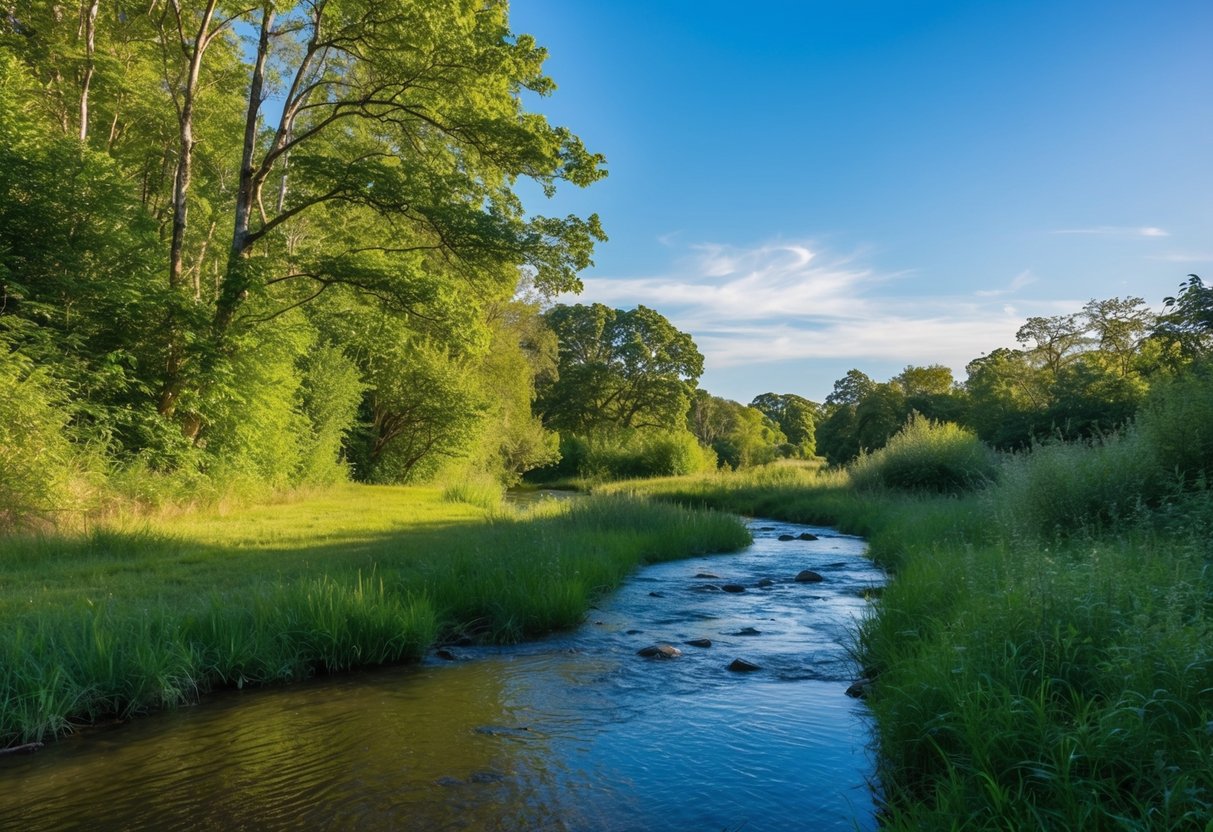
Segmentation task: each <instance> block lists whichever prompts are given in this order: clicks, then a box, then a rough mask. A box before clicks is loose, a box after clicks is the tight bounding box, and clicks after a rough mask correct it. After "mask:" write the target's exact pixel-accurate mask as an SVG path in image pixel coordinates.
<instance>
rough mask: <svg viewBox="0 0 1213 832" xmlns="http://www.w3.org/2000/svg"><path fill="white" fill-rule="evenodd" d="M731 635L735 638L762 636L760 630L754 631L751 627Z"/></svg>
mask: <svg viewBox="0 0 1213 832" xmlns="http://www.w3.org/2000/svg"><path fill="white" fill-rule="evenodd" d="M733 635H735V636H760V635H762V630H756V629H754V628H753V627H742V628H741V629H740V630H738V631H737V632H735V633H733Z"/></svg>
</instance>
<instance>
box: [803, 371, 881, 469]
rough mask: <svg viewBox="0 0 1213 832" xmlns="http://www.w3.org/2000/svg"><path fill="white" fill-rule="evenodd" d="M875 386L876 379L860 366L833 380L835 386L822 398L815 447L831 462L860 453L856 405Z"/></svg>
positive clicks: (848, 460)
mask: <svg viewBox="0 0 1213 832" xmlns="http://www.w3.org/2000/svg"><path fill="white" fill-rule="evenodd" d="M875 387H876V382H874V381H872V379H871V377H870V376H868V375H867V373H864V372H862V371H860V370H855V369H852V370H847V374H846V375H845V376H843V377H842V378H840V379H838V380H837V381H835V382H834V389H833V391H831V393H830V395H828V396H826V400H825V407H824V410H825V416H824V418H823V419H822V420H821V421H820V422H819V423H818V424H817V426H816V427H817V451H818V453H820V454H822V455H823V456H825V458H826V459H827V460H829V462H830V464H831V465H842V464H843V463H846V462H850V461H851V460H852V459H854V458H855V457H857V456H859V451H860V448H861V447H862V445H861V444H860V440H859V416H858V413H857V410H858V405H859V403H860V402H861V401H863V399H864V398H865V397H866V396H867V395H868V394H869V393H871V392H872V390H874V389H875Z"/></svg>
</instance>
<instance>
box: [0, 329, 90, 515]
mask: <svg viewBox="0 0 1213 832" xmlns="http://www.w3.org/2000/svg"><path fill="white" fill-rule="evenodd" d="M60 405H61V402H60V401H59V400H58V398H57V397H56V396H55V394H54V393H53V391H52V387H51V384H50V380H49V379H48V378H47V376H46V374H45V373H44V372H39V371H37V370H35V369H34V368H33V367H32V365H31V362H29V361H28V360H26V359H24V358H22V357H21V356H20V355H18V354H17V353H14V352H10V351H9V349H8V347H7V345H6V344H5V341H4V339H3V338H0V459H2V460H3V463H2V464H0V533H2V532H3V531H4V530H6V529H13V528H20V527H22V526H25V525H28V524H30V523H33V522H35V521H38V520H45V519H46V518H47V517H49V516H51V515H53V514H54V513H55V512H58V511H62V510H64V509H67V508H74V507H76V508H78V507H79V506H77V505H76V502H77V500H76V496H77V495H75V494H74V493H73V485H74V482H75V479H76V475H77V463H76V452H75V449H74V448H73V446H72V443H71V442H70V441H69V440H68V438H67V436H66V435H65V430H66V427H67V418H66V416H65V414H64V411H63V410H62V409H61V407H60Z"/></svg>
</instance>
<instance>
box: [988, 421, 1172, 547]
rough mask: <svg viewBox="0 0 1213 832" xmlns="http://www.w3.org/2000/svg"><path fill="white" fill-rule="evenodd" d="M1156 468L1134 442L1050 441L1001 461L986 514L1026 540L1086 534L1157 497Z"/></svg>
mask: <svg viewBox="0 0 1213 832" xmlns="http://www.w3.org/2000/svg"><path fill="white" fill-rule="evenodd" d="M1156 472H1157V469H1156V467H1155V466H1154V464H1153V461H1152V460H1151V458H1150V455H1149V454H1148V453H1147V452H1146V449H1145V448H1144V447H1143V446H1142V443H1141V442H1140V441H1139V439H1138V438H1137V437H1136V436H1135V435H1133V434H1129V435H1127V436H1119V435H1112V436H1109V437H1105V438H1103V439H1090V440H1076V441H1071V442H1062V441H1056V440H1055V441H1051V442H1046V443H1042V444H1038V445H1036V446H1034V447H1033V448H1031V449H1030V450H1028V451H1021V452H1019V453H1016V454H1014V455H1013V456H1011V457H1010V458H1009V459H1007V460H1006V462H1005V464H1004V466H1003V471H1002V476H1001V479H1000V483H999V486H998V487H997V488H996V489H995V490H994V491H992V492H991V494H990V500H991V504H992V510H993V511H995V512H997V514H998V515H999V516H1000V517H1001V518H1002V522H1003V524H1004V525H1005V526H1007V527H1008V528H1014V529H1016V530H1017V531H1018V533H1020V534H1022V535H1024V536H1027V537H1032V538H1043V539H1045V540H1052V539H1055V538H1058V537H1069V536H1072V535H1086V534H1091V533H1094V532H1100V531H1106V530H1109V529H1114V528H1117V527H1119V526H1121V525H1123V524H1124V523H1125V522H1127V521H1129V520H1131V519H1133V518H1134V517H1135V516H1136V515H1137V514H1138V513H1139V512H1140V510H1141V508H1142V507H1143V505H1144V504H1145V502H1146V501H1147V500H1149V499H1151V498H1153V497H1155V496H1156V495H1157V492H1158V491H1159V490H1160V487H1161V483H1160V482H1159V481H1158V479H1157V478H1156Z"/></svg>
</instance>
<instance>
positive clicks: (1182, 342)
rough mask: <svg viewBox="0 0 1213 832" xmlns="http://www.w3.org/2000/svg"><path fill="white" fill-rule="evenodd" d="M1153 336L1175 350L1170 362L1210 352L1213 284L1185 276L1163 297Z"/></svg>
mask: <svg viewBox="0 0 1213 832" xmlns="http://www.w3.org/2000/svg"><path fill="white" fill-rule="evenodd" d="M1153 337H1154V338H1155V339H1157V340H1159V341H1162V342H1163V343H1164V344H1167V345H1168V346H1170V347H1172V353H1173V355H1174V354H1176V353H1177V355H1176V356H1175V358H1173V359H1172V361H1171V362H1170V363H1172V364H1173V365H1174V364H1177V363H1182V362H1188V361H1191V360H1193V359H1195V358H1201V357H1203V356H1207V355H1209V354H1210V353H1213V286H1206V285H1205V284H1204V281H1202V280H1201V279H1200V278H1199V277H1198V276H1196V275H1194V274H1190V275H1188V279H1187V280H1186V281H1184V282H1183V283H1181V284H1180V285H1179V292H1178V293H1177V294H1176V295H1174V296H1173V297H1168V298H1165V299H1164V300H1163V314H1162V315H1160V316H1159V317H1158V322H1157V325H1156V326H1155V328H1154V333H1153Z"/></svg>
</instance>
